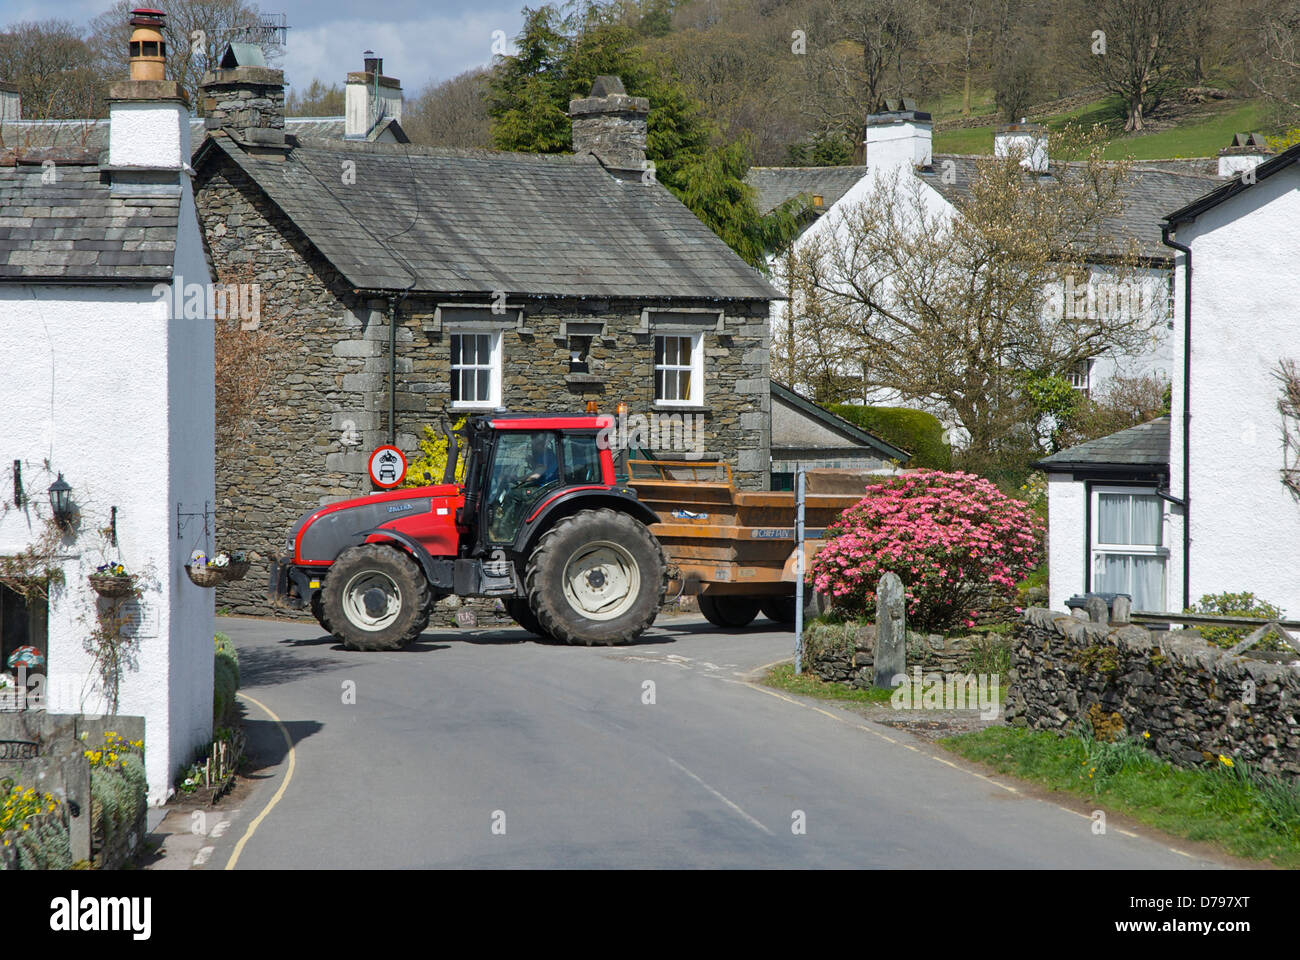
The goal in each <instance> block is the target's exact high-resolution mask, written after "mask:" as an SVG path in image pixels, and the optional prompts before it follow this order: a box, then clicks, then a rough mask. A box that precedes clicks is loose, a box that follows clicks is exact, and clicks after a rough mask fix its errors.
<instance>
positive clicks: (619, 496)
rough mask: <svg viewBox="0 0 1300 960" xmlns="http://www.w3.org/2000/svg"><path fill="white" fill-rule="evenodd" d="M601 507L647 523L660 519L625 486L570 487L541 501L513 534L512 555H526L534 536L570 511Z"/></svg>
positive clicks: (540, 533)
mask: <svg viewBox="0 0 1300 960" xmlns="http://www.w3.org/2000/svg"><path fill="white" fill-rule="evenodd" d="M601 507H604V508H606V509H608V510H617V511H618V512H619V513H626V514H630V515H631V516H632V517H634V518H635V519H637V520H640V521H641V522H642V523H644V524H645V525H646V526H649V525H650V524H652V523H658V522H659V514H657V513H655V512H654V511H653V510H651V509H650V508H649V507H647V506H646V505H645V504H644V503H642V502H641V501H640V500H638V499H637V495H636V493H635V492H634V491H632V490H629V489H627V488H625V487H609V488H601V487H594V488H593V487H586V488H582V489H578V490H570V491H569V492H568V493H562V494H560V495H559V496H558V497H554V498H553V499H551V500H548V501H546V502H545V503H543V504H542V506H541V507H540V508H539V509H538V510H536V511H535V512H534V513H533V514H532V515H531V516H530V517H529V518H528V519H527V520H526V521H525V522H524V524H523V526H522V527H520V529H519V535H518V536H517V537H515V543H514V551H515V554H516V555H517V556H525V557H526V556H527V555H528V554H529V552H530V551H531V550H532V547H533V544H534V543H535V542H536V540H537V538H538V537H540V536H541V535H542V534H543V533H544V532H545V531H546V530H548V529H550V527H551V525H552V524H554V523H555V521H556V520H558V519H559V518H561V517H565V516H568V515H569V514H571V513H577V512H578V511H579V510H586V509H600V508H601Z"/></svg>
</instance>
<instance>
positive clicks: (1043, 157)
mask: <svg viewBox="0 0 1300 960" xmlns="http://www.w3.org/2000/svg"><path fill="white" fill-rule="evenodd" d="M1012 154H1016V155H1018V156H1019V157H1020V165H1021V166H1022V167H1024V168H1025V169H1026V170H1029V171H1032V172H1033V173H1046V172H1047V128H1046V127H1044V126H1042V125H1041V124H1037V123H1026V122H1025V118H1024V117H1021V118H1020V122H1019V123H1007V124H1003V125H1002V126H1000V127H998V128H997V130H996V131H995V132H994V134H993V156H995V157H1009V156H1011V155H1012Z"/></svg>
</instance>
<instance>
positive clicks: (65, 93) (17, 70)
mask: <svg viewBox="0 0 1300 960" xmlns="http://www.w3.org/2000/svg"><path fill="white" fill-rule="evenodd" d="M122 76H123V77H125V74H123V75H122ZM105 79H106V78H105V76H104V75H103V74H102V73H101V72H100V69H99V67H98V65H97V64H96V62H95V56H94V53H93V52H92V50H91V48H90V46H89V45H87V43H86V41H85V40H84V39H83V38H82V35H81V30H80V29H79V28H78V27H76V26H75V25H74V24H72V23H70V22H69V21H67V20H42V21H40V22H37V23H33V22H27V23H15V24H12V25H11V26H9V28H8V29H7V30H6V31H5V32H4V33H0V80H3V81H5V82H7V83H12V84H15V85H17V87H18V94H19V96H20V97H21V98H22V109H23V116H24V117H25V118H27V119H34V120H63V119H71V118H82V117H96V116H102V115H103V113H104V101H103V95H104V90H103V85H104V81H105Z"/></svg>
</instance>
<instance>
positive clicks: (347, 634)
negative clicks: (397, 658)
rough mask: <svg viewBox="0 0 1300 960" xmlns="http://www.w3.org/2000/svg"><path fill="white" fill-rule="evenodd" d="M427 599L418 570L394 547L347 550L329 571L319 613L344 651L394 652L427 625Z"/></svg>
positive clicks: (424, 581) (375, 545)
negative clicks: (346, 649) (322, 614)
mask: <svg viewBox="0 0 1300 960" xmlns="http://www.w3.org/2000/svg"><path fill="white" fill-rule="evenodd" d="M431 606H432V598H431V595H430V592H429V581H428V580H427V579H426V578H425V576H424V572H423V571H422V570H421V569H420V567H419V565H418V564H417V563H416V562H415V561H414V560H412V559H411V558H410V557H409V556H407V555H406V554H405V553H403V552H402V551H400V550H398V549H396V548H395V547H390V546H385V545H384V544H379V543H366V544H362V545H361V546H357V547H348V548H347V549H346V550H344V551H343V552H342V553H340V554H339V555H338V559H336V560H335V561H334V564H333V565H332V566H331V567H330V572H329V577H328V578H326V580H325V586H324V587H323V588H322V589H321V608H322V611H323V613H324V615H325V620H326V622H328V623H329V624H330V625H331V626H332V627H333V631H332V632H333V634H334V636H336V637H338V639H339V640H341V641H343V645H344V646H345V647H347V648H348V649H349V650H398V649H400V648H402V647H404V646H406V645H407V644H409V643H410V642H411V641H412V640H414V639H415V638H416V637H418V636H419V635H420V634H421V633H422V632H423V631H424V628H425V627H427V626H428V625H429V611H430V609H431Z"/></svg>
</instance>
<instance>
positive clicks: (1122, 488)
mask: <svg viewBox="0 0 1300 960" xmlns="http://www.w3.org/2000/svg"><path fill="white" fill-rule="evenodd" d="M1102 494H1121V495H1125V496H1132V497H1156V499H1157V501H1158V502H1159V503H1160V526H1159V534H1158V536H1159V539H1160V543H1156V544H1137V543H1104V542H1102V539H1101V496H1102ZM1088 497H1089V504H1088V514H1089V518H1090V520H1089V527H1090V529H1089V531H1088V546H1089V549H1088V553H1089V556H1088V562H1089V563H1090V564H1091V568H1090V569H1091V574H1090V576H1089V578H1088V582H1089V584H1090V585H1091V589H1093V590H1096V589H1097V580H1098V576H1097V560H1098V559H1099V558H1100V557H1104V556H1125V557H1159V558H1160V559H1161V560H1163V561H1164V564H1163V574H1162V576H1161V578H1160V604H1159V606H1160V607H1161V609H1163V607H1164V605H1165V603H1166V602H1167V600H1168V595H1169V594H1168V591H1169V548H1168V547H1167V546H1165V543H1164V539H1165V519H1166V517H1167V512H1166V510H1165V505H1164V501H1163V500H1160V499H1159V495H1158V494H1157V492H1156V488H1155V487H1143V486H1126V485H1111V486H1107V485H1096V484H1094V485H1093V487H1092V489H1091V491H1089V494H1088ZM1134 609H1137V608H1136V606H1135V607H1134ZM1151 612H1159V611H1151Z"/></svg>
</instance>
